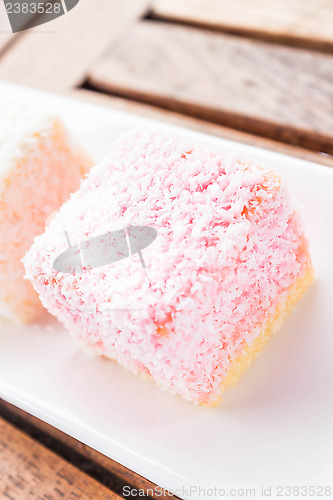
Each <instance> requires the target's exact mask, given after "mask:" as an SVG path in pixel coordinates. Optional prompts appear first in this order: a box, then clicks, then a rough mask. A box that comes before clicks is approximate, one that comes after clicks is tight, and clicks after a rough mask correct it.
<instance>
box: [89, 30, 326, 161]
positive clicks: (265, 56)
mask: <svg viewBox="0 0 333 500" xmlns="http://www.w3.org/2000/svg"><path fill="white" fill-rule="evenodd" d="M89 75H90V76H89V81H90V83H91V85H93V86H94V87H95V88H98V89H102V90H104V91H106V92H111V93H114V94H118V95H122V96H127V97H130V98H132V99H139V100H142V101H145V102H149V103H153V104H155V105H158V106H162V107H165V108H168V109H173V110H176V111H179V112H182V113H184V114H188V115H192V116H198V117H201V118H204V119H206V120H208V121H213V122H215V123H219V124H221V125H225V126H229V127H233V128H237V129H240V130H244V131H248V132H252V133H255V134H257V135H262V136H266V137H269V138H272V139H278V140H281V141H283V142H288V143H292V144H298V145H301V146H304V147H307V148H308V149H315V150H319V151H325V152H327V153H333V56H332V55H328V54H319V53H317V52H314V51H308V50H302V49H297V48H290V47H283V46H277V45H275V44H269V43H264V42H260V41H256V40H248V39H244V38H239V37H236V36H231V35H225V34H217V33H209V32H206V31H204V30H199V29H196V28H185V27H182V26H175V25H171V24H160V23H153V22H150V21H145V22H141V23H137V24H136V26H135V27H133V28H131V29H130V30H128V31H126V33H124V34H123V35H122V37H121V38H120V39H119V40H118V42H117V43H113V44H111V46H110V48H109V50H108V52H106V53H105V55H104V56H103V57H102V58H101V59H100V60H99V61H98V62H97V63H95V64H94V65H93V66H92V68H91V70H90V73H89Z"/></svg>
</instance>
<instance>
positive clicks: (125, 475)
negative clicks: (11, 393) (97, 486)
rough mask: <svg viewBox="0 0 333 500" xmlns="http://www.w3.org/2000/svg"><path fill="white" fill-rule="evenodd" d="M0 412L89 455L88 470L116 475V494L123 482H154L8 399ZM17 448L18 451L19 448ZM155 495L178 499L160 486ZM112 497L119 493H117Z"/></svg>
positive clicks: (144, 485) (139, 485)
mask: <svg viewBox="0 0 333 500" xmlns="http://www.w3.org/2000/svg"><path fill="white" fill-rule="evenodd" d="M1 416H3V417H5V418H6V419H7V420H11V421H12V422H14V423H18V424H19V426H20V427H23V428H24V427H25V426H26V427H27V429H28V430H29V431H31V430H32V429H33V430H34V432H33V433H34V435H35V436H38V437H39V438H40V439H41V440H42V441H45V436H50V437H51V438H53V439H55V440H56V441H57V442H58V443H59V444H60V445H63V446H65V447H69V448H70V449H71V450H73V451H74V452H75V453H77V454H79V455H80V456H82V457H85V458H86V459H88V461H90V462H91V466H90V469H91V470H92V469H93V468H94V464H97V465H98V466H100V467H102V468H103V469H104V470H105V472H104V479H105V476H106V475H107V473H108V472H109V473H111V475H112V476H114V478H115V479H114V480H115V481H116V482H117V479H118V485H117V487H115V486H113V488H112V489H114V490H116V491H117V492H118V493H119V494H120V493H121V492H122V488H123V486H124V485H126V486H130V487H131V488H134V489H137V490H143V491H149V490H154V488H155V486H156V485H155V484H153V483H152V482H150V481H148V480H147V479H145V478H144V477H142V476H140V475H138V474H136V473H134V472H133V471H131V470H129V469H127V468H126V467H124V466H122V465H120V464H119V463H117V462H116V461H114V460H111V459H110V458H108V457H106V456H105V455H102V454H101V453H99V452H98V451H96V450H94V449H92V448H90V447H89V446H86V445H85V444H83V443H81V442H80V441H77V440H76V439H74V438H72V437H71V436H68V435H67V434H64V433H63V432H61V431H59V430H58V429H55V428H54V427H52V426H50V425H48V424H47V423H45V422H43V421H42V420H39V419H38V418H36V417H33V416H32V415H29V414H28V413H26V412H24V411H22V410H20V409H19V408H16V407H15V406H13V405H10V404H9V403H6V402H5V401H3V400H1V399H0V418H1ZM0 421H1V420H0ZM41 434H43V435H41ZM46 439H47V438H46ZM0 443H1V438H0ZM0 446H1V444H0ZM16 451H17V452H19V450H18V449H17V450H16ZM0 456H1V455H0ZM76 460H80V459H76ZM0 468H1V460H0ZM102 474H103V471H102ZM0 478H1V475H0ZM0 484H1V482H0ZM0 492H1V489H0ZM150 496H151V495H150ZM155 497H156V498H159V499H161V500H179V499H178V497H175V496H173V495H171V494H166V495H164V494H161V490H160V491H158V490H157V494H156V495H155ZM111 498H113V497H111ZM115 498H118V497H117V496H116V497H115ZM153 498H154V496H153ZM15 500H16V499H15ZM20 500H21V499H20Z"/></svg>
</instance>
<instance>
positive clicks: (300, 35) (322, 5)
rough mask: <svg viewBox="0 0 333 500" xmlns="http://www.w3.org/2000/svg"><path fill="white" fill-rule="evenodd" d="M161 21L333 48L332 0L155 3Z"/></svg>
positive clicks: (168, 0) (179, 0) (169, 0)
mask: <svg viewBox="0 0 333 500" xmlns="http://www.w3.org/2000/svg"><path fill="white" fill-rule="evenodd" d="M152 14H153V16H155V17H158V18H162V19H171V20H178V21H183V22H187V23H193V24H199V25H206V26H210V27H214V28H218V29H223V30H230V31H233V32H240V33H248V34H249V33H251V34H255V35H258V36H263V37H266V38H269V37H272V38H274V39H278V40H281V41H282V40H283V41H288V42H294V43H296V44H299V45H305V46H318V47H322V48H325V47H326V48H333V29H332V26H333V2H332V1H331V0H232V1H230V0H205V1H204V2H203V1H202V0H154V2H153V4H152Z"/></svg>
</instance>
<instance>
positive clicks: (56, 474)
mask: <svg viewBox="0 0 333 500" xmlns="http://www.w3.org/2000/svg"><path fill="white" fill-rule="evenodd" d="M0 457H1V460H0V496H1V498H3V499H9V500H22V499H27V498H32V499H36V500H51V499H52V500H60V499H61V500H63V499H66V500H79V499H82V500H83V499H84V500H89V499H91V500H102V499H104V500H117V499H120V498H121V497H120V496H118V495H116V494H115V493H112V492H111V491H110V490H108V489H107V488H105V487H104V486H102V485H101V484H99V483H98V482H97V481H95V480H93V479H91V478H90V477H89V476H87V475H86V474H84V473H83V472H81V471H79V470H78V469H76V467H73V466H72V465H71V464H69V463H67V462H66V461H65V460H63V459H61V458H60V457H58V456H57V455H56V454H55V453H52V452H50V451H49V450H47V449H46V448H45V447H44V446H42V445H40V444H39V443H37V442H36V441H34V440H33V439H31V438H30V437H28V436H26V435H25V434H24V433H23V432H21V431H19V430H17V429H15V428H14V427H13V426H12V425H10V424H9V423H7V422H6V421H4V420H3V419H0Z"/></svg>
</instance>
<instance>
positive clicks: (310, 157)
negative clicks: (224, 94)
mask: <svg viewBox="0 0 333 500" xmlns="http://www.w3.org/2000/svg"><path fill="white" fill-rule="evenodd" d="M67 95H68V96H69V97H72V98H75V99H79V100H83V101H87V102H91V103H93V104H97V105H100V106H103V107H109V108H112V109H117V110H119V111H124V112H127V113H134V114H137V115H140V116H143V117H146V118H151V119H153V120H159V121H161V122H165V123H170V124H173V125H177V126H180V127H185V128H188V129H191V130H195V131H197V132H202V133H205V134H211V135H214V136H216V137H221V138H222V139H228V140H230V141H235V142H240V143H244V144H248V145H250V146H255V147H258V148H262V149H267V150H269V151H275V152H276V153H280V154H284V155H288V156H293V157H295V158H300V159H302V160H305V161H310V162H313V163H319V164H320V165H326V166H328V167H333V156H332V155H329V154H325V153H320V152H314V151H309V150H307V149H304V148H301V147H298V146H292V145H290V144H285V143H283V142H278V141H274V140H271V139H266V138H265V137H259V136H256V135H253V134H248V133H246V132H241V131H239V130H234V129H231V128H227V127H222V126H220V125H216V124H214V123H210V122H207V121H205V120H200V119H198V118H193V117H189V116H185V115H182V114H180V113H176V112H174V111H169V110H166V109H161V108H158V107H156V106H152V105H149V104H144V103H141V102H137V101H132V100H129V99H125V98H122V97H114V96H111V95H107V94H102V93H99V92H94V91H91V90H86V89H73V90H70V91H68V92H67Z"/></svg>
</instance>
